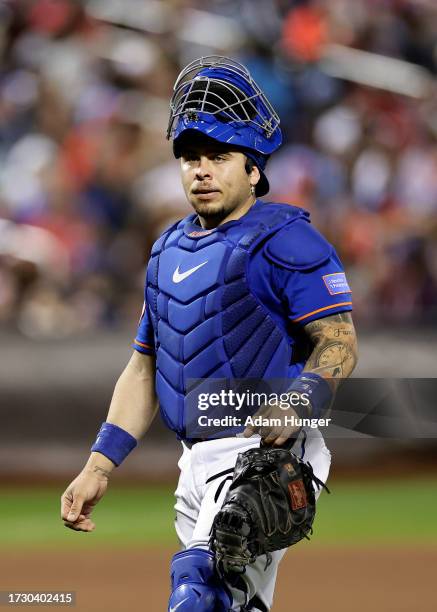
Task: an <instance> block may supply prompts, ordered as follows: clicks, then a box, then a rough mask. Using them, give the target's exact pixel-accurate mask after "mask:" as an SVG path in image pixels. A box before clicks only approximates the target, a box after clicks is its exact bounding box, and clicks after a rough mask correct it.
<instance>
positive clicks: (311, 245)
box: [264, 218, 333, 270]
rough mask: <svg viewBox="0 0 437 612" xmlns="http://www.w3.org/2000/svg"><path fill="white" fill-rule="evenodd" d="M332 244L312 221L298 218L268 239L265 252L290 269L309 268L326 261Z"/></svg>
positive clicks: (273, 260) (277, 262)
mask: <svg viewBox="0 0 437 612" xmlns="http://www.w3.org/2000/svg"><path fill="white" fill-rule="evenodd" d="M332 250H333V249H332V246H331V245H330V244H329V242H328V241H327V240H325V238H324V237H323V236H322V235H321V234H320V232H318V231H317V230H316V229H315V228H314V227H313V226H312V225H310V222H309V221H307V220H306V219H304V218H298V219H296V220H293V221H292V222H291V223H288V224H287V225H285V226H284V227H282V228H281V229H280V230H279V231H277V232H276V233H275V234H274V235H273V236H272V237H271V238H270V240H268V242H267V243H266V245H265V247H264V253H265V255H266V257H267V259H269V260H270V261H272V262H273V263H275V264H277V265H279V266H282V267H283V268H287V269H289V270H309V269H310V268H315V267H317V266H319V265H320V264H322V263H324V262H325V261H326V260H327V259H329V257H330V256H331V254H332Z"/></svg>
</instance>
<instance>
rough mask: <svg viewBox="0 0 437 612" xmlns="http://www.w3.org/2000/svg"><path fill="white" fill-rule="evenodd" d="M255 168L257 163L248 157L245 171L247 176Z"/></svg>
mask: <svg viewBox="0 0 437 612" xmlns="http://www.w3.org/2000/svg"><path fill="white" fill-rule="evenodd" d="M254 167H255V162H254V161H253V159H251V158H250V157H246V163H245V164H244V169H245V170H246V172H247V174H250V173H251V172H252V170H253V169H254Z"/></svg>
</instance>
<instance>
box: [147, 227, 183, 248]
mask: <svg viewBox="0 0 437 612" xmlns="http://www.w3.org/2000/svg"><path fill="white" fill-rule="evenodd" d="M180 223H181V221H176V223H172V225H170V226H169V227H167V228H166V229H165V230H164V231H163V232H162V234H161V235H160V236H159V238H158V239H157V240H155V242H154V243H153V246H152V249H151V251H150V254H151V255H156V254H157V253H159V252H160V251H161V249H162V248H163V246H164V243H165V241H166V240H167V238H168V236H169V235H170V234H171V232H173V231H174V230H175V229H176V228H177V227H178V225H179V224H180Z"/></svg>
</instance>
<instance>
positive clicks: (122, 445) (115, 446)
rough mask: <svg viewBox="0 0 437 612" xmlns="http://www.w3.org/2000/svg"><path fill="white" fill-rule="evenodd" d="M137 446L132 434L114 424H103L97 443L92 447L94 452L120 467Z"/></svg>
mask: <svg viewBox="0 0 437 612" xmlns="http://www.w3.org/2000/svg"><path fill="white" fill-rule="evenodd" d="M136 445H137V441H136V439H135V438H134V437H133V436H131V434H130V433H129V432H127V431H125V430H124V429H122V428H121V427H118V426H117V425H113V424H112V423H106V422H105V423H103V424H102V426H101V428H100V431H99V433H98V434H97V438H96V441H95V442H94V444H93V445H92V447H91V451H92V452H96V453H101V454H102V455H105V457H107V458H108V459H110V460H111V461H112V463H115V465H116V466H119V465H120V463H122V462H123V461H124V460H125V459H126V457H127V456H128V455H129V453H130V452H131V450H133V449H134V448H135V447H136Z"/></svg>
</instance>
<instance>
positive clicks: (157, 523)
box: [0, 479, 437, 549]
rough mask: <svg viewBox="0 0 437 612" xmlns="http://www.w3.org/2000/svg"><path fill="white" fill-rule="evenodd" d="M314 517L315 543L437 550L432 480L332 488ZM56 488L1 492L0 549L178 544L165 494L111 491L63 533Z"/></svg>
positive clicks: (436, 488) (436, 497)
mask: <svg viewBox="0 0 437 612" xmlns="http://www.w3.org/2000/svg"><path fill="white" fill-rule="evenodd" d="M330 486H331V489H332V495H327V494H326V493H323V495H322V498H321V500H320V502H319V512H318V516H317V517H316V523H315V529H314V541H313V544H315V543H318V544H324V545H330V546H332V545H335V544H339V545H344V544H346V545H349V544H350V545H356V544H369V545H372V544H375V543H382V544H386V543H392V544H394V543H399V544H402V543H404V542H405V543H408V544H414V543H417V544H432V545H435V544H437V521H436V516H437V512H436V510H437V480H436V479H421V480H409V479H406V480H403V481H400V480H388V481H377V482H374V483H370V482H368V481H357V482H356V483H348V482H344V481H340V482H331V483H330ZM59 495H60V491H59V490H58V489H30V488H29V489H21V490H19V489H12V488H11V489H5V488H0V520H1V525H2V529H1V532H0V548H4V547H7V548H11V547H12V548H25V547H32V548H34V547H56V548H59V547H61V548H65V549H69V548H71V547H74V548H76V547H78V548H84V547H101V546H107V547H133V546H144V545H149V544H150V545H154V544H155V545H157V544H161V545H162V544H164V545H175V543H176V539H175V535H174V530H173V519H174V510H173V504H174V500H173V494H172V491H171V490H169V489H168V488H157V487H150V488H147V487H144V488H143V489H138V488H136V489H134V488H129V489H125V488H116V487H113V488H112V489H110V490H109V491H108V493H107V495H106V497H105V498H104V499H103V500H102V501H101V502H100V504H99V506H98V507H97V508H96V510H95V515H94V518H95V522H96V525H97V528H96V530H95V531H94V532H93V533H91V534H86V533H75V532H73V531H71V530H69V529H66V528H65V527H64V526H63V525H62V522H61V520H60V519H59Z"/></svg>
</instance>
